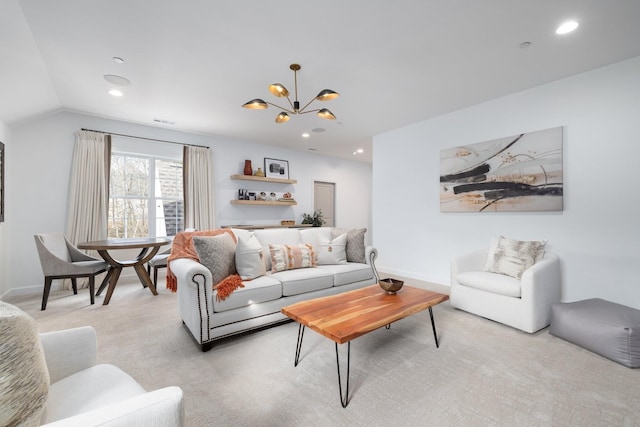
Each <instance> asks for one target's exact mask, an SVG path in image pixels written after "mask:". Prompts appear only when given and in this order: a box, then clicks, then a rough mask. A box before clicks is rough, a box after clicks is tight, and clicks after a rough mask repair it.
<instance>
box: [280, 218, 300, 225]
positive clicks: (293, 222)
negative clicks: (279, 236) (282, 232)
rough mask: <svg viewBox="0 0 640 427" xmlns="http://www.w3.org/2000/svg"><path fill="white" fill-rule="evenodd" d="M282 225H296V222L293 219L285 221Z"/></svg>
mask: <svg viewBox="0 0 640 427" xmlns="http://www.w3.org/2000/svg"><path fill="white" fill-rule="evenodd" d="M280 225H296V222H295V220H293V219H283V220H282V221H280Z"/></svg>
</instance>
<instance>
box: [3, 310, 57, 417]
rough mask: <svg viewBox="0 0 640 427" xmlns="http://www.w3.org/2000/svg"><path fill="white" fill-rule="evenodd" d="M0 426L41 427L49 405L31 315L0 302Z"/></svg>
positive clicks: (41, 355)
mask: <svg viewBox="0 0 640 427" xmlns="http://www.w3.org/2000/svg"><path fill="white" fill-rule="evenodd" d="M0 337H2V343H1V344H0V379H1V380H0V425H3V426H6V425H21V426H38V425H40V418H41V416H42V413H43V411H44V408H45V406H46V404H47V396H48V393H49V372H48V370H47V365H46V362H45V359H44V353H43V351H42V346H41V344H40V338H39V336H38V327H37V324H36V322H35V320H33V319H32V318H31V317H30V316H29V315H27V314H26V313H25V312H23V311H22V310H20V309H19V308H17V307H14V306H13V305H11V304H7V303H5V302H2V301H0Z"/></svg>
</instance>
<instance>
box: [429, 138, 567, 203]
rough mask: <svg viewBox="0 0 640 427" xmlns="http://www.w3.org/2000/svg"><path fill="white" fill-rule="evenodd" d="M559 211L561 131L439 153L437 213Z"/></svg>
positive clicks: (488, 142) (481, 143) (478, 144)
mask: <svg viewBox="0 0 640 427" xmlns="http://www.w3.org/2000/svg"><path fill="white" fill-rule="evenodd" d="M561 210H562V127H557V128H552V129H546V130H541V131H536V132H529V133H522V134H519V135H514V136H509V137H506V138H500V139H495V140H492V141H486V142H480V143H477V144H470V145H465V146H459V147H453V148H447V149H444V150H442V151H440V211H441V212H517V211H561Z"/></svg>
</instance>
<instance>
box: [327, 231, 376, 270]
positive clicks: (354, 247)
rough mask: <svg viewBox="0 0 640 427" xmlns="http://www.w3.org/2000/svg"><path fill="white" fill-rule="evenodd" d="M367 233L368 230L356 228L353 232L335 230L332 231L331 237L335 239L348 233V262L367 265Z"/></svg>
mask: <svg viewBox="0 0 640 427" xmlns="http://www.w3.org/2000/svg"><path fill="white" fill-rule="evenodd" d="M366 232H367V229H366V228H354V229H352V230H347V229H343V228H334V229H333V230H331V237H332V238H335V237H338V236H339V235H341V234H343V233H347V248H346V252H347V261H348V262H359V263H361V264H366V263H367V260H366V259H365V246H364V234H365V233H366Z"/></svg>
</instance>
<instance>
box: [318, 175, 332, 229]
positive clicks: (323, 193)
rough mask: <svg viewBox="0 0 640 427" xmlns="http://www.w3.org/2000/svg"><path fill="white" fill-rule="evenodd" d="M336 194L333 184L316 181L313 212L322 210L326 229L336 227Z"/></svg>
mask: <svg viewBox="0 0 640 427" xmlns="http://www.w3.org/2000/svg"><path fill="white" fill-rule="evenodd" d="M335 192H336V185H335V184H334V183H332V182H321V181H315V182H314V183H313V195H314V196H313V210H314V211H316V210H318V209H320V210H322V217H323V218H324V221H325V223H324V226H325V227H333V226H334V225H335V223H334V220H335Z"/></svg>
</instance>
